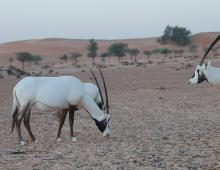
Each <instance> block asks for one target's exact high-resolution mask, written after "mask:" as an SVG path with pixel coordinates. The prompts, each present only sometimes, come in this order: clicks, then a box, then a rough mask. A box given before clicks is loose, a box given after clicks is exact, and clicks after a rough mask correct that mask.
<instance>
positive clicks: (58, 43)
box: [0, 33, 220, 170]
mask: <svg viewBox="0 0 220 170" xmlns="http://www.w3.org/2000/svg"><path fill="white" fill-rule="evenodd" d="M217 34H218V33H202V34H198V35H194V36H192V37H191V44H190V45H189V46H187V47H185V48H184V51H185V52H184V54H183V55H182V56H179V57H175V56H174V55H173V54H170V55H169V56H168V57H167V58H166V59H164V58H163V56H162V55H161V56H156V55H153V56H151V58H150V60H151V61H152V62H148V60H147V59H146V56H143V54H140V55H139V56H138V61H139V63H137V64H129V62H130V60H129V59H130V57H129V56H128V57H124V63H123V64H122V65H120V64H118V61H117V58H116V57H113V58H111V62H110V63H108V60H106V62H105V63H102V62H101V61H100V60H96V61H98V62H99V63H100V64H102V65H103V66H104V67H103V68H102V70H103V74H104V76H105V79H106V83H107V87H108V92H109V100H110V112H111V121H110V129H111V134H110V137H108V138H103V137H102V134H101V133H100V132H99V130H98V128H97V127H96V125H95V123H94V122H93V120H92V119H91V117H90V115H89V114H88V113H87V112H85V111H83V110H79V111H77V112H76V114H75V123H74V132H75V134H76V137H77V141H76V142H72V141H71V139H70V137H69V121H68V117H67V120H66V122H65V124H64V127H63V130H62V134H61V137H62V140H63V141H62V142H57V141H56V133H57V130H58V121H57V117H56V115H55V114H54V113H40V112H37V111H34V112H33V113H32V115H31V129H32V131H33V133H34V135H35V137H36V139H37V140H38V143H32V144H27V145H24V146H21V145H19V142H18V139H17V133H16V130H14V132H13V133H12V134H10V131H11V122H12V115H11V107H12V89H13V87H14V86H15V84H16V83H17V82H18V81H19V80H21V79H22V78H23V77H19V78H17V77H15V76H10V75H8V74H7V73H5V72H3V73H1V75H2V74H3V78H2V77H0V78H1V79H0V169H3V170H5V169H11V170H14V169H16V170H18V169H21V170H24V169H34V170H41V169H57V170H62V169H63V170H67V169H106V170H108V169H109V170H110V169H131V170H133V169H195V170H196V169H220V91H219V89H217V88H216V87H213V86H212V85H210V84H208V83H207V82H203V83H202V84H200V85H197V86H193V87H191V86H189V84H188V81H189V79H190V78H191V76H192V74H193V73H194V69H195V68H196V65H197V64H198V63H199V61H200V59H201V56H202V54H203V53H204V47H207V46H208V45H209V44H210V42H211V41H212V39H213V37H215V36H216V35H217ZM156 39H157V38H148V39H133V40H126V41H125V40H124V41H123V42H125V43H127V44H128V45H129V47H132V48H136V47H137V48H139V49H140V50H141V51H143V50H145V49H150V50H151V49H153V48H161V45H159V43H158V42H157V40H156ZM119 41H121V40H118V41H105V40H99V41H98V43H99V46H100V50H101V51H105V50H106V48H107V46H108V45H109V44H111V43H114V42H119ZM87 42H88V41H85V40H67V39H43V40H27V41H19V42H11V43H3V44H0V68H3V66H4V68H7V67H8V65H10V64H13V65H15V66H16V67H20V68H21V63H19V62H17V61H14V63H9V61H8V59H9V57H12V56H13V55H14V53H15V52H18V51H30V52H31V53H33V54H40V55H42V56H43V63H41V64H40V65H35V64H32V65H31V66H30V67H27V68H26V69H27V71H30V72H31V71H34V72H40V71H41V69H40V67H41V66H42V65H46V64H48V65H51V66H52V69H53V72H52V73H50V74H49V71H50V70H44V71H43V72H41V75H44V76H59V75H74V76H76V77H78V78H79V79H81V80H82V81H83V82H89V81H90V82H91V81H92V82H94V80H92V79H91V74H90V72H89V70H88V66H90V67H92V68H93V70H94V71H95V73H96V74H97V75H99V74H98V73H99V72H98V70H97V68H96V66H91V59H88V58H87V57H86V44H87ZM191 45H197V46H198V50H197V54H196V55H195V54H193V53H190V52H189V51H188V49H189V47H190V46H191ZM165 47H167V48H171V49H175V48H178V47H176V46H175V45H173V44H169V45H167V46H165ZM71 51H74V52H80V53H82V54H83V57H81V58H80V59H79V63H78V64H77V65H76V66H73V65H72V64H71V63H60V61H59V59H58V57H59V56H60V55H62V54H67V53H69V52H71ZM217 52H218V54H219V50H218V51H217ZM210 55H214V53H213V52H211V53H210ZM212 58H213V64H214V65H215V66H220V58H219V57H212ZM163 60H164V61H163ZM127 61H128V62H127ZM161 61H163V62H161ZM22 134H23V138H24V139H25V140H28V139H29V137H28V134H27V132H26V129H25V128H24V125H23V124H22Z"/></svg>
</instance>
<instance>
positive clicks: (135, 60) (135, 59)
mask: <svg viewBox="0 0 220 170" xmlns="http://www.w3.org/2000/svg"><path fill="white" fill-rule="evenodd" d="M134 62H135V63H137V56H136V55H135V56H134Z"/></svg>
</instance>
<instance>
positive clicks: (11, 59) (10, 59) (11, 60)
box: [8, 57, 14, 65]
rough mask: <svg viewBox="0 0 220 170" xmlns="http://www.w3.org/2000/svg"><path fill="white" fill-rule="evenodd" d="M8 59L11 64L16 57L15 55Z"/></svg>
mask: <svg viewBox="0 0 220 170" xmlns="http://www.w3.org/2000/svg"><path fill="white" fill-rule="evenodd" d="M8 61H9V62H10V63H11V65H12V64H13V62H14V58H13V57H10V58H9V59H8Z"/></svg>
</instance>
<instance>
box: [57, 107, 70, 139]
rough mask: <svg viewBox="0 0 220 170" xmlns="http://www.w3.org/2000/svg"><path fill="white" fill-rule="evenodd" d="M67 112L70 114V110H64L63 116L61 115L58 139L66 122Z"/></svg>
mask: <svg viewBox="0 0 220 170" xmlns="http://www.w3.org/2000/svg"><path fill="white" fill-rule="evenodd" d="M67 112H68V109H63V110H62V114H59V118H60V122H59V129H58V132H57V139H58V138H60V133H61V129H62V127H63V124H64V121H65V119H66V114H67Z"/></svg>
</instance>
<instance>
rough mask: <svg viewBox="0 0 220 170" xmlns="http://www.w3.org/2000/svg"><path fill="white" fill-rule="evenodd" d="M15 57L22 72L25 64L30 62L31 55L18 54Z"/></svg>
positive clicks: (27, 53)
mask: <svg viewBox="0 0 220 170" xmlns="http://www.w3.org/2000/svg"><path fill="white" fill-rule="evenodd" d="M16 55H17V58H16V59H17V60H18V61H20V62H21V63H22V68H23V70H24V66H25V62H28V61H31V59H32V54H31V53H29V52H18V53H16Z"/></svg>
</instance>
